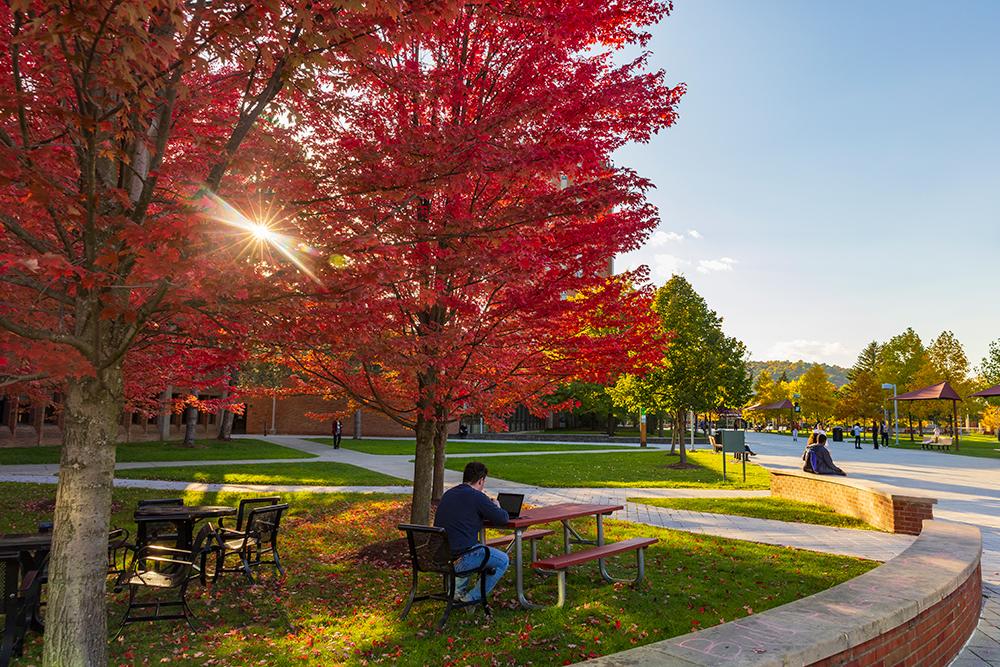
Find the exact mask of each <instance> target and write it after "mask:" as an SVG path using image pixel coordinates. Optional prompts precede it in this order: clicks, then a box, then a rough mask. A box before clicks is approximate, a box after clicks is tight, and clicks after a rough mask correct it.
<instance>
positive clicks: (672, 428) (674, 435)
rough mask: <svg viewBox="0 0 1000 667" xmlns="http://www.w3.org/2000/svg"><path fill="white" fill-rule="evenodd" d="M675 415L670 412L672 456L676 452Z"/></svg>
mask: <svg viewBox="0 0 1000 667" xmlns="http://www.w3.org/2000/svg"><path fill="white" fill-rule="evenodd" d="M675 419H676V415H674V414H673V413H670V455H671V456H673V455H674V454H676V453H677V424H676V423H675V421H674V420H675Z"/></svg>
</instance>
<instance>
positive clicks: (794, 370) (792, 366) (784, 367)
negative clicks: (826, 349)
mask: <svg viewBox="0 0 1000 667" xmlns="http://www.w3.org/2000/svg"><path fill="white" fill-rule="evenodd" d="M749 365H750V372H752V373H753V376H754V377H755V378H756V377H757V376H758V375H760V374H761V373H770V374H771V377H772V378H774V379H775V380H777V379H778V378H780V377H781V372H782V371H784V372H785V374H786V375H788V379H789V380H794V379H796V378H798V377H799V376H800V375H802V374H803V373H805V372H806V371H807V370H809V367H810V366H812V363H810V362H808V361H751V362H750V364H749ZM820 365H821V366H822V367H823V368H824V369H826V374H827V375H829V376H830V382H832V383H833V384H835V385H837V386H838V387H843V386H844V385H845V384H847V369H846V368H843V367H841V366H834V365H832V364H820Z"/></svg>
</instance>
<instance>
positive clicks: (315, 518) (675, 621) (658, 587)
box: [0, 484, 877, 667]
mask: <svg viewBox="0 0 1000 667" xmlns="http://www.w3.org/2000/svg"><path fill="white" fill-rule="evenodd" d="M113 494H114V495H113V499H114V505H113V507H114V509H113V518H112V522H113V525H116V526H121V527H123V528H128V529H131V528H133V527H134V526H133V521H132V512H133V511H134V509H135V505H136V502H137V501H138V500H139V499H141V498H153V497H159V496H162V495H163V492H162V491H156V490H147V489H121V488H118V489H115V490H114V492H113ZM177 495H178V497H183V499H184V501H185V503H186V504H189V505H202V504H205V505H219V504H222V505H235V504H236V503H237V501H238V499H239V498H241V497H245V496H246V495H248V494H236V493H206V492H199V491H188V492H181V493H178V494H177ZM249 495H253V494H249ZM54 496H55V488H54V487H53V486H50V485H37V484H3V485H0V532H32V531H33V530H34V528H35V526H36V524H37V523H38V521H41V520H45V519H47V518H50V516H51V511H52V509H51V508H52V502H53V499H54ZM281 497H282V501H284V502H287V503H288V504H289V505H290V510H289V514H288V515H287V517H286V519H285V520H283V521H282V537H281V539H280V541H279V545H280V547H281V550H282V560H283V562H284V565H285V567H286V569H287V572H288V574H287V577H286V578H285V579H284V580H280V581H279V580H276V578H275V576H274V575H273V573H272V572H271V571H268V570H267V569H265V570H264V571H263V573H262V576H261V581H260V584H259V585H257V586H252V587H248V586H247V585H246V584H245V583H244V581H243V580H242V578H241V577H240V576H239V575H224V576H223V577H222V578H221V579H220V580H219V582H218V583H217V584H216V585H213V586H209V587H202V586H201V585H199V584H197V583H192V585H191V586H190V587H189V588H188V600H189V602H190V604H191V607H192V609H193V611H194V613H195V614H196V616H197V617H198V622H199V630H198V631H197V632H192V631H190V630H189V629H188V628H187V626H186V625H185V624H184V623H183V622H182V621H177V622H160V623H137V624H134V625H130V626H129V627H127V628H126V630H125V632H124V635H123V637H122V639H121V641H116V642H112V643H111V644H110V646H109V650H110V652H111V660H110V661H109V662H110V663H111V664H115V665H119V664H133V663H135V662H140V661H142V660H144V659H148V661H149V663H150V664H159V663H161V662H169V663H170V664H171V665H182V666H184V667H193V666H195V665H204V664H205V661H206V659H207V658H209V657H210V658H211V662H212V664H213V665H216V666H217V667H224V666H227V665H228V666H236V665H241V666H242V665H254V664H267V665H274V666H276V667H286V666H291V665H312V666H317V667H318V666H319V665H324V666H325V665H343V664H364V663H368V664H373V663H381V664H394V665H402V666H405V667H408V666H410V665H442V664H455V665H467V664H473V665H482V664H491V663H492V662H495V663H496V664H529V663H533V664H536V665H558V664H564V663H567V662H578V661H580V660H584V659H587V658H592V657H597V656H600V655H607V654H610V653H616V652H618V651H622V650H625V649H629V648H632V647H634V646H638V645H641V644H649V643H652V642H655V641H659V640H662V639H668V638H670V637H674V636H677V635H682V634H685V633H687V632H690V631H692V630H698V629H701V628H705V627H709V626H712V625H717V624H719V623H723V622H725V621H732V620H735V619H738V618H742V617H745V616H747V615H750V614H754V613H758V612H760V611H763V610H766V609H769V608H773V607H776V606H779V605H782V604H785V603H787V602H791V601H793V600H796V599H799V598H802V597H805V596H808V595H812V594H814V593H817V592H819V591H821V590H824V589H826V588H829V587H831V586H834V585H836V584H838V583H841V582H843V581H846V580H848V579H851V578H853V577H856V576H858V575H860V574H862V573H863V572H866V571H868V570H870V569H871V568H873V567H876V566H877V563H875V562H873V561H865V560H861V559H857V558H851V557H844V556H833V555H829V554H822V553H818V552H812V551H803V550H797V549H791V548H787V547H776V546H769V545H761V544H757V543H753V542H743V541H739V540H732V539H726V538H721V537H713V536H708V535H695V534H691V533H684V532H680V531H671V530H666V529H661V528H653V527H651V526H644V525H637V524H630V523H626V522H622V521H610V520H609V521H608V522H606V524H605V526H606V529H607V534H608V538H609V539H610V540H621V539H626V538H629V537H633V536H639V535H641V536H647V535H648V536H651V537H657V538H658V539H659V540H660V542H659V543H658V544H656V545H654V546H653V547H650V549H649V551H648V552H647V559H646V563H647V577H648V579H647V580H646V581H645V582H643V583H642V584H640V585H639V586H637V587H632V586H628V585H622V584H619V585H609V584H606V583H604V582H603V581H602V580H601V579H600V577H599V575H598V574H597V568H596V567H589V568H586V567H585V568H578V569H577V570H574V572H573V576H572V583H571V585H570V587H569V598H568V600H567V606H566V607H565V608H563V609H552V608H549V609H543V610H537V611H526V610H522V609H520V608H518V607H516V605H515V604H514V599H513V598H514V592H513V589H514V583H513V573H512V572H508V573H507V574H506V575H505V576H504V577H503V579H502V580H501V582H500V584H499V585H498V587H497V589H496V591H495V594H494V596H493V598H492V600H493V605H492V606H493V609H494V620H493V622H492V623H489V624H487V623H484V622H483V617H482V614H481V613H474V614H471V615H466V614H462V613H459V614H453V616H452V619H451V620H450V621H449V623H448V625H447V627H446V629H445V631H444V632H440V633H438V632H435V631H434V629H433V626H434V625H435V624H436V622H437V620H438V618H439V616H440V614H441V612H442V605H441V604H435V603H422V604H417V605H415V606H414V608H413V611H412V612H411V613H410V616H409V617H408V618H407V619H406V620H399V612H400V609H401V606H402V602H403V599H404V598H405V595H406V592H407V590H408V588H409V581H410V571H409V566H408V564H406V563H405V561H404V562H402V563H401V562H400V561H399V560H398V559H393V557H392V552H391V548H390V547H391V545H392V544H393V542H396V541H398V540H399V538H400V537H401V534H400V533H399V531H397V530H396V524H397V523H400V522H401V521H405V519H406V517H407V516H408V511H409V506H408V499H407V498H406V497H404V496H389V495H364V494H309V493H283V494H281ZM577 527H579V528H580V529H581V532H583V533H584V534H585V535H587V536H591V535H592V534H593V529H594V522H593V521H589V522H588V521H580V522H578V523H577ZM540 546H541V550H542V555H543V556H548V555H551V554H553V553H556V552H559V551H560V549H561V546H562V541H561V540H559V539H554V540H552V539H546V540H544V541H543V544H542V545H540ZM398 553H404V552H403V551H402V550H401V551H399V552H398ZM633 562H634V561H633V559H632V558H630V557H629V556H625V557H622V558H620V559H614V560H611V561H610V562H609V568H611V570H612V572H615V573H619V574H625V573H626V572H628V571H631V568H633V567H634V565H632V563H633ZM529 580H530V586H531V589H530V593H529V594H530V595H533V596H535V597H536V598H537V599H538V600H539V601H542V602H551V601H552V600H553V599H554V595H555V581H554V578H553V577H549V578H544V579H543V578H539V577H534V576H529ZM439 581H440V580H439V579H438V578H436V577H434V576H428V577H427V578H426V579H425V580H423V582H422V583H423V585H424V586H427V587H431V586H433V585H436V584H438V583H439ZM126 595H127V594H126V593H119V594H110V596H109V599H110V600H111V604H110V610H109V611H110V613H109V623H108V627H109V634H111V633H114V632H115V630H116V629H117V622H116V621H117V620H118V619H120V614H121V613H122V611H123V602H124V600H125V597H126ZM41 642H42V639H41V636H40V635H38V634H37V633H31V634H30V635H29V636H28V641H27V645H26V647H25V657H24V658H23V659H22V660H21V663H22V664H37V663H38V662H39V656H40V653H41Z"/></svg>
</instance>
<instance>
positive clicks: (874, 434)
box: [872, 421, 878, 449]
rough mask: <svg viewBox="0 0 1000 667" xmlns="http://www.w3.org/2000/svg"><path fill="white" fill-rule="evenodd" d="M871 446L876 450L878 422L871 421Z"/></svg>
mask: <svg viewBox="0 0 1000 667" xmlns="http://www.w3.org/2000/svg"><path fill="white" fill-rule="evenodd" d="M872 444H873V445H875V449H878V422H877V421H872Z"/></svg>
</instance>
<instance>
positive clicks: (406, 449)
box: [309, 438, 639, 456]
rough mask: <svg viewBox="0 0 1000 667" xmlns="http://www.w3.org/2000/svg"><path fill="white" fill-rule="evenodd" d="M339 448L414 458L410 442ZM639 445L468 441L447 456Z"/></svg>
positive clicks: (346, 443) (348, 442) (346, 442)
mask: <svg viewBox="0 0 1000 667" xmlns="http://www.w3.org/2000/svg"><path fill="white" fill-rule="evenodd" d="M309 440H311V441H312V442H318V443H320V444H323V445H330V446H332V445H333V438H309ZM340 446H341V447H342V448H344V449H350V450H352V451H355V452H363V453H365V454H378V455H388V456H403V455H408V456H413V453H414V450H415V449H416V442H415V441H413V440H379V439H374V438H365V439H363V440H354V439H347V438H345V439H343V440H341V441H340ZM638 448H639V445H629V444H622V443H608V444H593V443H588V444H585V445H573V444H568V443H565V442H519V441H516V440H511V441H505V442H469V441H468V440H449V441H448V455H449V456H451V455H453V454H458V455H461V454H497V453H505V452H511V453H516V452H571V451H572V452H581V451H592V450H599V449H638Z"/></svg>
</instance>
